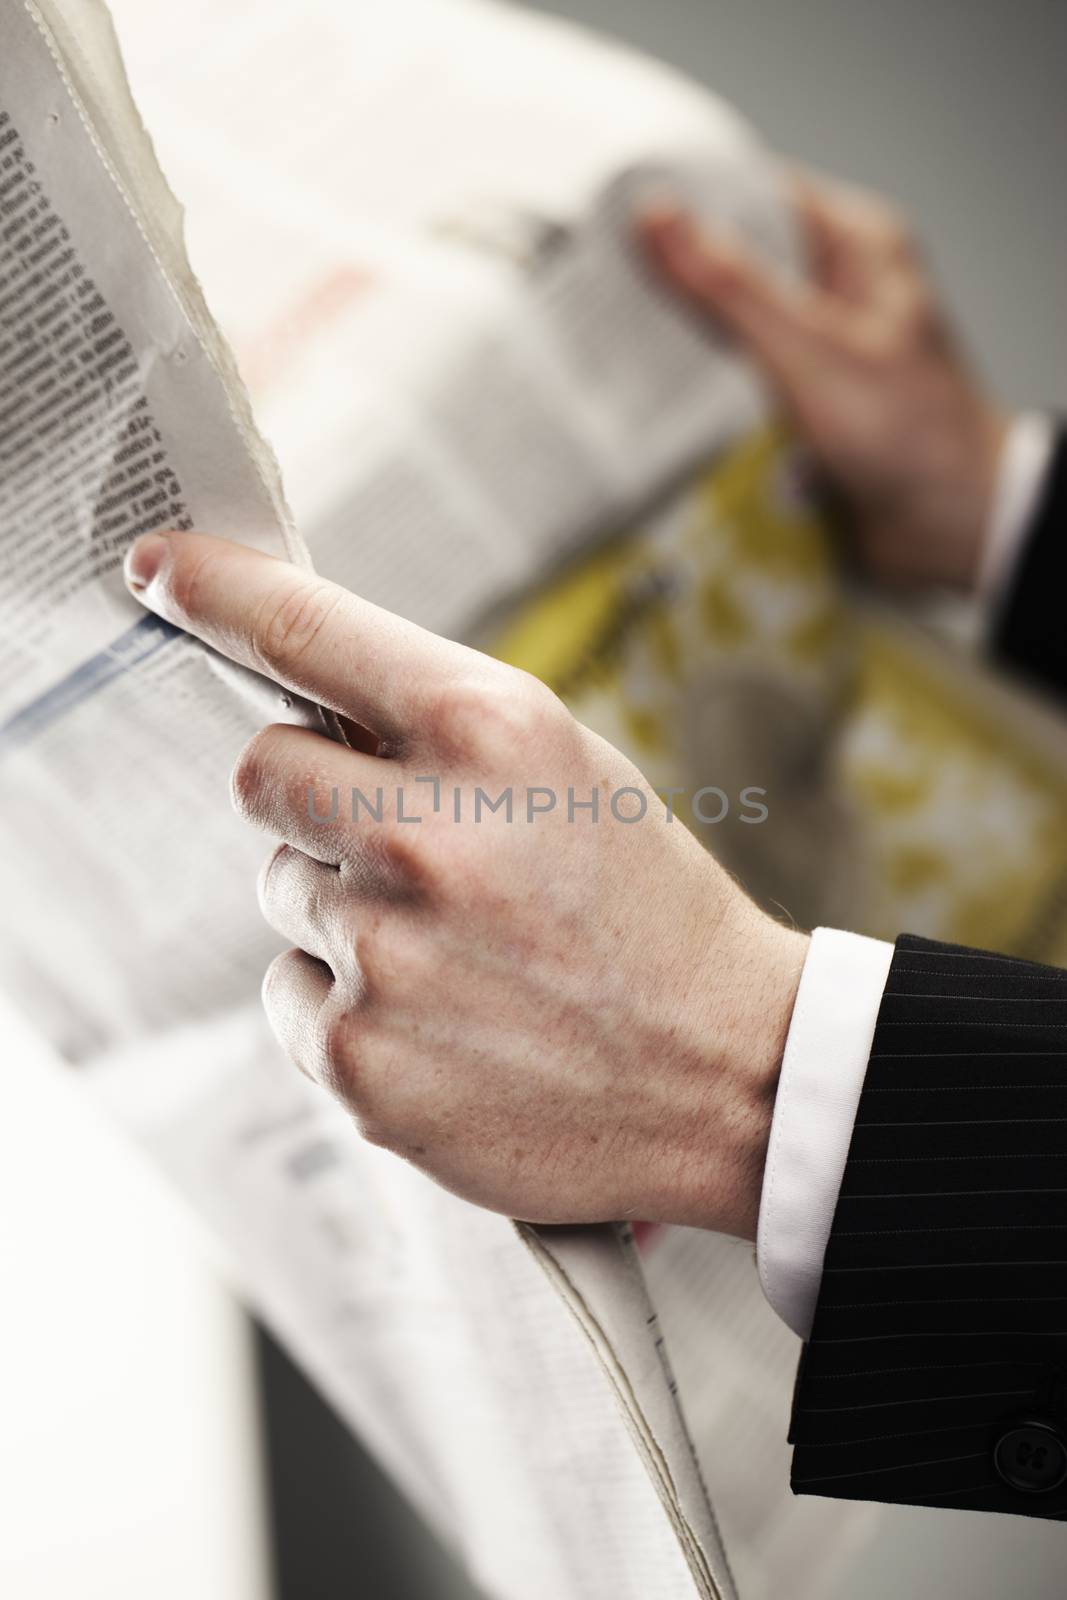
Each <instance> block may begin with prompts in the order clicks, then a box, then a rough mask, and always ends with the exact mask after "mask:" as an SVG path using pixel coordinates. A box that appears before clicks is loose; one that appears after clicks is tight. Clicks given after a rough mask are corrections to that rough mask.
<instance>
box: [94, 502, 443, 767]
mask: <svg viewBox="0 0 1067 1600" xmlns="http://www.w3.org/2000/svg"><path fill="white" fill-rule="evenodd" d="M125 570H126V582H127V584H128V586H129V588H130V589H131V590H132V592H133V593H134V594H135V595H136V596H137V598H138V599H139V600H140V601H141V602H142V604H144V605H146V606H148V607H149V609H150V610H152V611H155V612H157V613H158V615H159V616H161V617H165V618H166V620H167V621H168V622H173V623H175V624H176V625H177V626H178V627H180V628H184V629H185V630H186V631H187V632H189V633H192V634H194V635H195V636H196V637H197V638H198V639H202V640H203V641H204V643H205V644H209V645H211V646H212V647H213V648H214V649H216V650H218V651H220V652H221V653H222V654H223V655H225V656H229V657H230V659H231V660H232V661H236V662H238V663H240V664H241V665H242V666H246V667H251V668H252V669H253V670H254V671H256V672H262V673H265V674H266V675H267V676H268V677H271V678H274V679H275V680H276V681H277V682H278V683H280V684H282V685H283V686H284V687H286V688H289V689H293V690H295V691H296V692H297V693H298V694H301V695H305V696H306V697H307V698H309V699H311V700H316V701H318V703H319V704H320V705H324V706H327V707H329V709H330V710H332V711H337V712H340V713H341V714H342V715H343V716H347V717H351V718H354V719H355V720H356V721H357V722H359V723H361V724H363V725H364V726H365V727H368V728H372V729H373V730H374V731H375V732H376V733H380V734H385V735H386V736H396V737H400V736H401V735H402V734H406V735H408V736H410V735H411V734H416V735H417V732H418V723H419V710H420V705H421V704H424V703H425V699H426V689H427V688H428V687H433V686H434V685H435V684H440V682H441V681H442V678H443V676H445V675H452V674H454V673H455V670H456V667H457V665H458V664H459V663H457V661H456V659H455V657H456V656H457V655H460V656H462V655H465V654H466V651H465V649H464V647H463V646H461V645H454V644H451V643H450V642H449V641H447V640H444V639H440V638H438V637H437V636H436V635H435V634H432V633H428V632H427V631H426V630H425V629H423V628H419V627H417V626H416V625H415V624H414V623H412V622H407V621H405V620H404V618H402V617H397V616H394V615H393V614H392V613H391V612H389V611H383V610H382V609H381V607H380V606H375V605H371V603H370V602H369V601H367V600H361V599H360V598H359V597H358V596H357V595H354V594H351V593H350V592H349V591H348V590H347V589H343V588H341V587H340V585H339V584H335V583H329V582H327V580H326V579H324V578H319V577H317V576H316V575H315V574H314V573H313V572H307V571H304V570H303V569H302V568H300V567H294V566H292V565H291V564H290V563H289V562H287V561H279V560H276V559H275V558H274V557H273V556H267V555H263V554H262V553H261V552H260V551H258V550H250V549H248V548H247V546H245V545H239V544H234V543H232V542H231V541H230V540H228V539H218V538H215V537H214V536H212V535H208V534H200V533H152V534H146V535H145V536H144V537H143V538H141V539H138V540H136V541H135V543H134V544H133V545H131V547H130V549H129V551H128V552H127V556H126V569H125Z"/></svg>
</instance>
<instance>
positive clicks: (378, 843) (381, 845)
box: [374, 823, 436, 890]
mask: <svg viewBox="0 0 1067 1600" xmlns="http://www.w3.org/2000/svg"><path fill="white" fill-rule="evenodd" d="M429 832H430V829H429V824H427V823H411V824H409V825H407V826H401V825H399V824H398V825H396V826H395V827H388V828H383V829H382V830H381V831H380V832H379V833H378V834H377V835H376V837H375V841H374V842H375V852H376V854H377V857H378V862H379V864H380V866H381V867H383V868H384V870H385V873H386V875H387V877H388V878H389V880H390V882H392V883H393V884H403V885H406V886H407V888H408V889H410V890H426V889H429V888H431V887H432V885H433V883H434V881H435V879H436V872H435V870H434V852H433V848H432V846H431V845H430V844H429V842H428V841H429Z"/></svg>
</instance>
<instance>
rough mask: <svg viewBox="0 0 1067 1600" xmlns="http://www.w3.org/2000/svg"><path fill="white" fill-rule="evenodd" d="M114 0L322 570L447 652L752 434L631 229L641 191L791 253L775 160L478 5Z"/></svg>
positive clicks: (140, 88) (735, 373) (620, 60)
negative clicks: (165, 17)
mask: <svg viewBox="0 0 1067 1600" xmlns="http://www.w3.org/2000/svg"><path fill="white" fill-rule="evenodd" d="M113 10H114V11H115V14H116V19H117V23H118V26H119V31H120V34H121V37H122V40H123V48H124V52H125V54H126V56H127V59H128V64H129V68H130V73H131V79H132V82H133V84H134V87H135V90H136V92H137V95H138V101H139V104H141V106H142V109H143V110H144V112H145V114H146V116H147V118H148V121H149V124H150V126H151V129H152V132H153V136H154V138H155V139H156V141H157V143H158V147H159V149H160V152H161V156H162V159H163V163H164V166H165V168H166V170H167V172H168V174H169V175H170V177H171V179H172V181H173V182H174V184H175V185H176V187H177V189H178V191H179V193H180V194H181V195H182V198H183V200H184V201H185V204H186V206H187V208H188V233H189V246H190V253H191V258H192V261H193V264H194V266H195V268H196V270H197V273H198V275H199V277H200V279H201V281H202V282H203V283H204V285H205V288H206V290H207V292H208V294H209V296H210V300H211V304H212V309H213V311H214V312H215V314H216V316H217V317H218V319H219V321H220V323H221V325H222V327H223V328H224V329H225V331H226V333H227V336H228V338H229V339H230V341H231V343H232V345H233V347H234V350H235V352H236V354H237V357H238V360H239V363H240V366H241V370H242V373H243V374H244V375H245V377H246V378H247V381H248V383H249V387H250V391H251V393H252V397H253V400H254V403H255V408H256V415H257V418H258V419H259V421H260V424H261V426H262V427H263V428H264V430H265V431H266V433H267V436H268V437H269V438H270V439H271V440H272V442H273V444H274V446H275V448H276V449H277V451H278V453H279V456H280V459H281V461H282V463H283V466H284V469H285V480H286V490H287V493H288V495H289V498H290V501H291V503H292V505H293V507H294V511H295V513H296V516H297V520H298V522H299V524H300V527H301V529H302V531H303V532H304V534H305V536H306V538H307V539H308V542H309V544H310V545H311V546H312V549H313V555H314V559H315V565H316V567H317V569H318V570H319V571H321V572H322V573H324V574H325V575H326V576H328V577H331V578H336V579H337V580H338V581H340V582H343V583H345V584H347V585H348V586H349V587H352V588H356V589H358V590H359V592H360V593H361V594H364V595H366V596H367V597H368V598H369V599H372V600H374V601H376V602H378V603H379V604H382V605H385V606H388V607H391V608H392V609H395V610H399V611H402V612H403V613H404V614H405V615H407V616H410V617H412V618H413V619H414V620H416V621H419V622H422V623H424V624H425V625H427V626H430V627H434V628H436V629H438V630H439V631H445V632H449V633H457V632H459V633H464V632H468V631H469V630H470V629H471V628H472V627H473V626H474V625H475V623H476V622H477V621H478V620H479V619H480V618H481V616H482V615H483V614H484V613H485V612H487V611H491V610H492V609H493V608H494V607H498V606H499V605H501V604H502V603H503V602H505V601H507V600H508V598H509V597H512V596H515V595H517V594H522V593H525V592H526V590H527V589H528V588H529V586H530V584H531V583H533V582H536V581H538V579H540V578H541V577H542V576H543V575H544V574H545V572H546V571H548V570H550V569H551V568H552V567H553V566H554V565H556V564H558V563H559V562H560V561H561V560H564V559H566V558H568V557H569V556H571V555H572V554H573V552H574V551H575V549H576V548H579V547H580V546H581V544H582V543H583V541H592V540H595V539H596V538H597V537H599V536H612V535H614V534H615V533H616V532H617V531H618V529H619V526H620V521H621V519H622V518H623V517H626V516H629V515H630V514H632V512H633V511H634V509H635V508H636V507H637V506H638V505H640V504H641V503H642V502H643V501H644V500H646V499H647V498H649V497H651V496H654V495H658V494H660V493H662V492H663V491H664V489H665V488H666V486H667V485H668V483H669V482H670V480H671V479H672V478H674V477H676V476H678V475H679V474H681V473H684V471H685V470H686V469H687V468H688V467H689V466H691V465H692V464H693V463H694V462H696V461H698V460H699V461H703V460H704V459H706V458H707V457H708V456H709V455H710V454H712V453H714V451H715V450H716V449H718V448H721V446H722V445H723V444H724V443H725V442H727V441H728V440H730V439H731V438H736V437H739V436H741V435H742V434H744V433H745V432H746V431H747V430H748V429H749V428H750V427H751V426H752V425H753V423H754V422H756V421H758V420H759V419H760V418H761V417H762V416H763V411H764V408H763V404H762V399H761V396H760V393H759V390H758V388H757V386H756V384H755V382H754V380H753V378H752V375H751V372H750V370H749V369H748V367H747V366H746V365H745V364H744V363H742V362H741V361H740V360H738V358H737V357H736V355H735V354H734V353H733V352H732V350H730V349H728V348H727V347H726V346H725V345H723V344H721V343H720V342H718V341H716V340H715V339H714V338H713V337H712V336H711V335H709V334H708V333H707V332H706V330H704V331H700V332H698V331H697V326H696V323H695V322H694V321H693V320H692V319H691V318H690V317H689V316H687V315H686V313H685V312H684V311H683V310H681V309H680V308H679V306H678V304H677V303H676V301H675V299H674V298H672V297H671V296H670V294H669V293H667V292H666V291H665V290H663V289H662V287H660V286H658V285H656V284H655V283H654V282H653V281H652V277H651V275H650V273H649V272H648V271H647V269H646V268H645V267H644V265H643V263H642V262H641V261H640V259H639V257H638V252H637V251H636V249H635V247H634V245H633V243H632V240H631V237H630V235H631V211H632V207H633V205H634V204H636V203H637V201H638V199H639V198H640V197H641V196H646V197H649V198H652V197H654V196H655V195H656V194H661V193H662V191H663V189H664V187H665V186H666V187H669V188H670V190H671V191H672V192H675V193H678V192H682V193H684V194H688V195H690V196H691V197H692V198H693V200H694V203H695V204H696V206H697V208H698V210H700V211H701V212H702V213H703V214H705V215H708V216H709V217H711V218H713V219H714V220H715V221H716V222H717V223H718V224H719V225H721V226H726V227H733V228H735V229H738V230H741V231H742V232H743V233H744V235H745V237H746V239H748V240H749V241H750V243H751V244H752V245H753V247H754V248H757V249H759V250H761V251H763V252H764V253H766V254H767V255H768V256H770V257H771V258H773V259H774V260H775V261H776V262H778V263H780V264H781V265H782V266H783V268H785V269H788V268H790V267H794V266H795V265H796V262H797V256H798V251H797V245H796V241H795V239H794V237H793V230H792V226H791V223H790V218H789V215H788V211H787V208H786V207H785V206H784V205H783V203H782V199H781V195H780V192H779V176H778V168H777V164H776V163H774V162H772V161H771V160H770V158H769V157H768V155H767V153H766V152H765V151H764V150H763V149H762V148H761V147H760V145H759V143H758V141H757V140H756V139H755V137H754V136H753V134H752V133H751V131H750V130H749V129H748V128H747V127H746V125H745V124H744V123H743V122H742V121H741V119H740V118H738V117H737V115H736V114H735V113H734V112H733V111H732V110H731V109H729V108H728V107H726V106H724V105H723V104H721V103H720V102H719V101H717V100H715V99H714V98H713V97H712V96H710V95H708V94H707V93H705V92H704V91H699V90H697V89H695V88H694V87H693V86H692V85H690V84H688V83H686V82H685V81H684V80H683V79H682V78H680V77H679V76H678V75H677V74H675V73H673V72H670V71H668V70H667V69H666V68H664V67H661V66H659V65H657V64H656V63H654V62H652V61H649V60H646V59H644V58H641V57H638V56H636V55H635V54H634V53H633V52H630V51H628V50H625V49H623V48H621V47H619V46H616V45H612V44H610V43H608V42H606V41H603V40H599V39H594V38H592V37H591V36H589V35H587V34H586V33H584V32H583V31H582V30H580V29H578V28H575V27H573V26H570V25H568V24H565V23H562V22H558V21H553V20H549V19H546V18H543V17H535V16H533V15H530V14H528V13H524V12H523V11H521V10H519V9H518V8H515V7H511V6H504V5H498V4H492V3H489V0H396V3H394V4H391V5H389V6H388V7H380V6H372V5H366V4H363V5H361V4H354V5H353V4H347V3H345V0H308V3H307V4H304V5H300V6H297V5H296V4H295V3H294V0H261V3H259V4H255V3H253V0H190V4H189V5H187V6H186V7H184V8H183V26H182V29H181V30H180V34H179V36H178V37H175V36H174V30H173V29H171V28H170V27H167V26H161V24H160V7H159V3H158V0H117V4H116V5H115V6H114V7H113ZM250 84H254V85H255V92H254V93H252V92H250V91H249V89H248V86H249V85H250ZM312 100H313V101H314V104H315V108H316V116H315V117H314V118H306V119H303V120H302V121H301V124H300V129H299V134H298V135H295V136H294V133H293V128H292V121H291V118H290V117H288V116H286V115H285V114H284V108H286V107H291V106H300V105H302V104H307V103H310V102H311V101H312ZM356 440H358V441H359V444H358V449H357V448H354V447H353V441H356Z"/></svg>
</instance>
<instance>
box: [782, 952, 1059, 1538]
mask: <svg viewBox="0 0 1067 1600" xmlns="http://www.w3.org/2000/svg"><path fill="white" fill-rule="evenodd" d="M791 1438H792V1441H793V1443H794V1445H795V1450H794V1457H793V1477H792V1481H793V1488H794V1489H795V1490H797V1491H798V1492H799V1493H803V1494H821V1495H831V1496H837V1497H841V1498H846V1499H864V1500H885V1501H901V1502H905V1503H909V1504H919V1505H934V1506H946V1507H947V1506H956V1507H962V1508H968V1509H972V1510H981V1511H1007V1512H1016V1513H1024V1514H1028V1515H1032V1516H1040V1517H1059V1518H1064V1519H1067V973H1064V972H1061V971H1059V970H1057V969H1055V968H1051V967H1041V966H1036V965H1033V964H1031V963H1030V962H1026V961H1018V960H1013V959H1009V958H1006V957H999V956H991V955H987V954H983V953H979V952H977V951H969V950H962V949H959V948H958V947H954V946H951V945H944V944H938V943H934V942H932V941H930V940H925V939H919V938H915V937H913V936H910V935H905V936H904V937H903V938H901V939H900V940H899V941H898V943H897V946H896V953H895V955H894V958H893V963H892V966H891V969H890V975H889V980H888V984H887V987H886V991H885V994H884V996H883V999H882V1005H881V1009H880V1012H879V1016H878V1024H877V1028H876V1031H875V1035H874V1043H873V1046H872V1053H871V1059H870V1064H869V1066H868V1069H867V1075H866V1079H865V1082H864V1086H863V1092H862V1095H861V1098H860V1103H859V1108H858V1113H857V1118H856V1124H855V1128H854V1130H853V1137H852V1142H851V1146H850V1148H849V1153H848V1160H847V1162H846V1166H845V1172H844V1178H843V1181H842V1185H841V1191H840V1195H839V1199H838V1203H837V1208H836V1211H835V1213H834V1219H833V1227H832V1231H831V1235H830V1241H829V1245H828V1248H827V1253H826V1258H825V1263H824V1268H823V1276H822V1282H821V1288H820V1293H819V1300H818V1305H817V1308H816V1313H815V1320H814V1324H813V1328H812V1332H811V1336H810V1338H809V1340H808V1343H807V1345H806V1346H805V1351H804V1355H803V1358H802V1361H801V1367H800V1371H799V1373H798V1379H797V1387H796V1395H795V1401H794V1409H793V1424H792V1432H791ZM1060 1466H1062V1468H1063V1471H1064V1478H1063V1481H1061V1482H1058V1483H1057V1482H1056V1481H1055V1480H1056V1479H1057V1477H1058V1474H1059V1468H1060Z"/></svg>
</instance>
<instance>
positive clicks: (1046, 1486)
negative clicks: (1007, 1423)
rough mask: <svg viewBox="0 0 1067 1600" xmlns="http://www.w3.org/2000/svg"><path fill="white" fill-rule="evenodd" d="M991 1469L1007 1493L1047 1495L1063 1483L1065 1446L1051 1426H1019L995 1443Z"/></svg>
mask: <svg viewBox="0 0 1067 1600" xmlns="http://www.w3.org/2000/svg"><path fill="white" fill-rule="evenodd" d="M993 1465H994V1466H995V1467H996V1469H997V1472H998V1473H999V1474H1000V1476H1001V1478H1002V1479H1003V1480H1004V1482H1005V1483H1006V1484H1007V1485H1008V1487H1009V1488H1010V1489H1018V1490H1019V1491H1020V1492H1021V1493H1023V1494H1049V1493H1050V1492H1051V1491H1052V1490H1053V1489H1058V1488H1059V1486H1060V1484H1061V1483H1063V1482H1064V1480H1065V1479H1067V1442H1065V1441H1064V1438H1063V1435H1062V1434H1061V1433H1060V1432H1059V1431H1058V1430H1057V1429H1056V1428H1054V1427H1053V1426H1052V1424H1051V1423H1048V1422H1041V1421H1037V1420H1034V1421H1032V1422H1030V1421H1027V1422H1020V1423H1018V1424H1016V1426H1015V1427H1014V1428H1009V1429H1008V1430H1007V1432H1006V1433H1002V1434H1001V1436H1000V1438H999V1439H998V1440H997V1442H996V1444H995V1445H994V1447H993Z"/></svg>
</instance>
